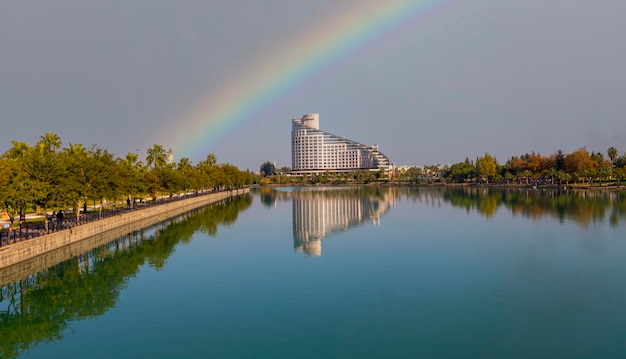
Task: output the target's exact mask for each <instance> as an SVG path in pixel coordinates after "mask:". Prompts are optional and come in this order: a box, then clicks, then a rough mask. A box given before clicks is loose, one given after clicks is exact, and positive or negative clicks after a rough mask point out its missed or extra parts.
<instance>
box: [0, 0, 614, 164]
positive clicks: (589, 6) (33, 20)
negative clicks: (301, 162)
mask: <svg viewBox="0 0 626 359" xmlns="http://www.w3.org/2000/svg"><path fill="white" fill-rule="evenodd" d="M380 3H381V4H383V3H385V2H383V1H381V2H380ZM441 3H448V4H449V6H448V7H447V8H446V9H442V10H440V11H437V13H434V14H432V16H426V17H425V18H424V19H423V20H422V21H417V22H415V23H414V24H412V25H411V26H405V27H403V28H402V30H401V31H396V32H394V33H393V35H389V36H387V37H385V36H383V37H382V40H380V41H378V42H377V43H376V45H375V46H366V47H364V48H361V49H359V50H358V52H357V53H353V54H352V55H348V56H346V57H344V58H342V59H340V61H337V62H336V63H332V64H331V65H330V66H329V67H328V68H327V69H326V70H322V71H320V72H319V74H318V75H317V76H315V77H314V78H312V79H308V80H306V81H305V82H304V83H302V84H301V86H300V87H299V88H298V90H297V91H294V93H293V94H292V95H290V96H287V97H285V98H281V99H279V100H277V101H275V102H273V103H270V104H268V106H267V108H266V109H265V110H264V111H263V112H262V113H261V115H260V116H255V118H253V119H250V120H249V121H245V122H244V123H243V124H242V125H240V126H238V127H236V128H235V129H234V131H231V132H229V133H226V134H225V135H224V139H223V140H222V141H217V142H216V143H207V144H206V146H205V147H203V152H202V153H197V152H196V153H184V151H185V149H184V148H177V147H176V146H178V147H180V146H181V145H180V144H175V143H172V139H171V138H170V136H168V131H167V130H166V129H171V128H176V131H181V133H190V134H192V133H194V127H193V126H192V125H191V124H190V123H189V122H185V121H184V120H181V114H183V113H186V112H188V111H189V110H190V108H192V107H193V106H196V105H197V104H198V102H199V101H208V102H209V103H210V101H211V99H212V98H217V97H218V96H219V93H220V91H221V90H222V89H224V88H225V84H227V83H231V82H241V81H242V79H241V78H240V77H241V76H242V74H245V73H246V71H247V70H248V69H249V68H251V67H254V66H255V65H256V62H255V61H256V60H257V59H264V58H267V57H268V51H272V50H275V49H276V48H277V46H278V45H280V44H288V43H290V41H293V40H294V39H295V40H296V41H297V40H298V39H299V38H300V37H301V38H302V41H305V39H306V36H307V34H309V33H310V31H311V29H314V28H315V27H319V28H320V29H323V28H324V26H325V23H326V21H327V20H328V19H330V18H332V16H333V15H335V14H337V12H338V11H345V9H349V8H350V7H359V6H360V4H361V2H360V1H359V0H346V1H340V2H338V1H335V0H333V1H325V0H324V1H298V0H296V1H293V0H291V1H286V0H265V1H262V2H261V1H251V0H250V1H241V0H236V1H192V0H185V1H163V0H137V1H125V0H124V1H122V0H109V1H85V0H76V1H65V0H57V1H17V0H15V1H13V0H9V1H5V2H3V4H2V10H1V11H0V55H1V57H0V58H1V60H0V123H1V128H0V152H4V151H6V150H8V149H9V148H10V146H11V141H12V140H17V141H26V142H29V143H30V144H33V143H35V142H36V141H37V139H38V138H39V136H41V135H43V134H44V133H46V132H54V133H56V134H58V135H59V136H60V137H61V139H62V140H63V143H64V145H67V144H68V143H82V144H84V145H86V146H90V145H93V144H97V145H99V146H101V147H103V148H106V149H109V150H111V151H112V152H114V153H115V154H116V155H117V156H124V155H125V154H126V153H127V152H129V151H130V152H135V151H137V150H138V151H139V154H140V157H142V158H145V152H146V149H147V148H148V147H151V146H152V145H153V144H161V145H163V146H164V147H165V148H166V149H167V148H170V147H171V148H172V150H173V151H174V152H175V154H176V157H177V159H178V158H180V156H182V155H185V156H188V157H190V158H191V160H192V161H193V162H194V163H197V162H198V161H199V160H201V159H203V158H204V157H205V156H206V154H208V153H214V154H215V155H216V156H217V158H218V162H230V163H232V164H234V165H236V166H238V167H240V168H241V169H246V168H248V169H251V170H258V168H259V165H260V164H261V163H262V162H264V161H267V160H270V161H276V162H277V165H278V166H279V167H282V166H291V160H290V130H291V119H292V118H300V117H301V116H302V115H303V114H304V113H320V127H321V128H322V129H323V130H325V131H328V132H331V133H334V134H338V135H342V136H345V137H348V138H350V139H353V140H356V141H358V142H361V143H365V144H374V143H377V144H378V145H379V146H380V150H381V151H382V152H383V153H385V154H386V155H387V156H388V157H389V158H390V159H391V161H392V162H394V163H396V164H397V165H423V164H436V163H442V164H443V163H455V162H460V161H463V160H464V159H465V157H466V156H467V157H470V158H472V159H473V158H476V157H477V156H482V155H483V154H484V153H485V152H489V153H491V154H493V155H495V156H496V158H497V159H498V161H499V162H500V163H504V162H506V160H507V159H508V158H509V157H511V156H514V155H522V154H524V153H529V152H532V151H535V152H539V153H541V154H544V155H549V154H551V153H554V152H556V151H557V150H558V149H562V150H563V151H565V152H572V151H574V150H576V149H578V148H580V147H583V146H586V147H587V148H588V149H589V150H590V151H592V150H594V151H600V152H603V153H606V149H607V148H608V147H610V146H614V147H616V148H617V149H618V150H619V151H620V154H622V153H624V152H625V151H626V121H625V120H626V115H625V114H626V71H625V69H624V64H626V46H624V34H626V21H624V14H626V1H623V0H597V1H593V2H590V1H588V0H541V1H534V0H530V1H529V0H497V1H496V0H467V1H463V0H457V1H441ZM283 50H284V49H283ZM296 58H297V57H296ZM181 152H182V153H181Z"/></svg>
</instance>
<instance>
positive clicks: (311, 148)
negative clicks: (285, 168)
mask: <svg viewBox="0 0 626 359" xmlns="http://www.w3.org/2000/svg"><path fill="white" fill-rule="evenodd" d="M319 124H320V117H319V114H306V115H304V116H302V118H301V119H299V120H298V119H293V120H292V122H291V173H292V174H311V173H325V172H331V173H338V172H351V171H380V170H384V171H385V172H387V173H388V171H390V170H391V164H390V162H389V159H388V158H387V156H385V155H384V154H382V153H381V152H379V151H378V145H373V146H366V145H363V144H361V143H358V142H355V141H352V140H349V139H347V138H344V137H341V136H337V135H333V134H332V133H328V132H325V131H322V130H320V129H319Z"/></svg>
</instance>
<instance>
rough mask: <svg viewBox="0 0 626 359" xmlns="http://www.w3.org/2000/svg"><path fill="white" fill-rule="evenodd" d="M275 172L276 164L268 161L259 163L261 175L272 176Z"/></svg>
mask: <svg viewBox="0 0 626 359" xmlns="http://www.w3.org/2000/svg"><path fill="white" fill-rule="evenodd" d="M275 174H276V166H274V164H273V163H272V162H270V161H267V162H263V164H261V175H262V176H263V177H268V176H273V175H275Z"/></svg>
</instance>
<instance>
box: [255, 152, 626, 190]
mask: <svg viewBox="0 0 626 359" xmlns="http://www.w3.org/2000/svg"><path fill="white" fill-rule="evenodd" d="M606 153H607V157H605V156H604V154H603V153H601V152H591V153H590V152H589V151H588V150H587V148H586V147H582V148H580V149H578V150H576V151H574V152H572V153H564V152H563V151H562V150H558V151H557V152H555V153H553V154H551V155H549V156H543V155H541V154H539V153H535V152H532V153H530V154H528V153H526V154H524V155H521V156H513V157H511V158H510V159H508V160H507V161H506V162H505V163H504V164H500V163H499V162H498V161H497V160H496V158H495V157H494V156H492V155H491V154H489V153H488V152H487V153H485V155H484V156H482V157H478V158H476V160H474V161H472V160H470V159H469V158H466V159H465V161H462V162H458V163H455V164H452V165H445V166H441V165H429V166H422V167H410V168H402V169H398V170H395V171H392V172H391V173H389V172H388V171H383V170H379V171H351V172H345V173H332V172H330V171H326V172H325V173H318V174H310V175H303V176H289V171H290V169H289V168H288V167H283V168H280V169H278V168H276V166H275V165H274V164H272V163H271V162H269V161H266V162H264V163H263V164H261V166H260V172H259V173H260V176H257V177H255V182H256V183H259V184H283V185H285V184H293V185H301V184H344V183H376V182H385V183H407V182H408V183H415V184H421V183H432V182H443V183H484V184H494V183H497V184H520V185H522V184H525V185H538V184H541V185H549V184H551V185H566V186H567V185H570V183H582V184H587V185H588V184H592V183H598V182H600V183H602V184H604V185H608V184H609V183H614V184H615V185H618V186H619V185H620V184H621V182H622V181H623V180H624V179H625V178H626V154H624V155H622V156H619V154H618V151H617V149H616V148H615V147H610V148H609V149H608V150H607V152H606Z"/></svg>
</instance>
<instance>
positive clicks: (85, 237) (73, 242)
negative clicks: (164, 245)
mask: <svg viewBox="0 0 626 359" xmlns="http://www.w3.org/2000/svg"><path fill="white" fill-rule="evenodd" d="M249 191H250V189H249V188H241V189H234V190H231V191H223V192H216V193H211V194H207V195H202V196H197V197H190V198H188V199H184V200H179V201H175V202H172V203H167V204H163V205H160V206H153V207H150V208H146V209H142V210H137V211H133V212H128V213H122V214H120V215H117V216H115V217H110V218H105V219H102V220H99V221H96V222H92V223H88V224H84V225H81V226H77V227H74V228H72V229H68V230H65V231H60V232H55V233H51V234H48V235H45V236H41V237H38V238H35V239H31V240H27V241H24V242H20V243H15V244H11V245H8V246H5V247H0V269H2V268H6V267H9V266H11V268H6V269H2V270H0V283H3V284H6V283H8V282H7V280H10V279H9V278H16V277H20V276H22V275H23V274H18V273H34V272H37V271H38V270H43V269H46V268H49V266H50V263H52V264H51V265H54V264H56V263H59V262H61V261H62V260H66V259H69V258H71V257H73V256H75V255H78V254H81V253H84V252H86V251H88V250H89V249H91V248H94V247H96V246H98V245H99V244H102V243H106V241H107V240H109V241H110V240H114V239H115V238H117V237H119V236H122V235H124V234H127V233H130V232H132V231H135V230H139V229H142V228H145V227H148V226H151V225H153V224H156V223H159V222H161V221H164V220H166V219H168V218H172V217H175V216H178V215H180V214H183V213H185V212H188V211H191V210H193V209H196V208H200V207H203V206H206V205H209V204H211V203H215V202H219V201H221V200H224V199H226V198H229V197H234V196H238V195H241V194H244V193H248V192H249ZM5 277H6V278H5ZM17 280H19V279H17Z"/></svg>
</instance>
